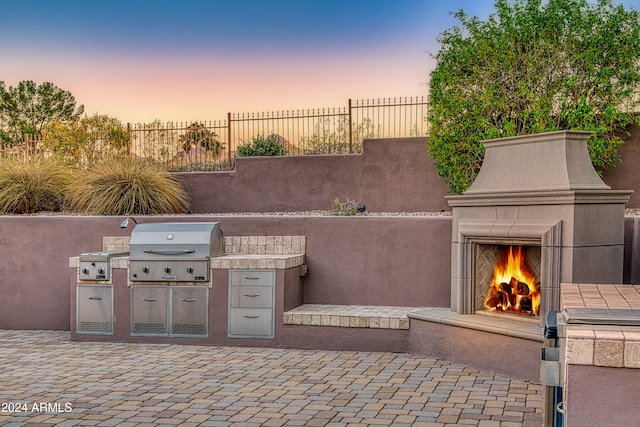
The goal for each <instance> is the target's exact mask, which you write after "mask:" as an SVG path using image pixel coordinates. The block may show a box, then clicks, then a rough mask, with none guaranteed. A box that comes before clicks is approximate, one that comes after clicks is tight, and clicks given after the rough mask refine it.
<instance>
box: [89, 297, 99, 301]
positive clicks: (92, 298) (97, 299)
mask: <svg viewBox="0 0 640 427" xmlns="http://www.w3.org/2000/svg"><path fill="white" fill-rule="evenodd" d="M89 299H90V300H93V301H102V297H89Z"/></svg>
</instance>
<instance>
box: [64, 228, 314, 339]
mask: <svg viewBox="0 0 640 427" xmlns="http://www.w3.org/2000/svg"><path fill="white" fill-rule="evenodd" d="M113 240H116V241H117V242H118V244H117V245H115V246H114V245H112V244H111V243H112V241H113ZM305 242H306V240H305V237H304V236H225V235H224V233H223V231H222V227H221V224H220V223H219V222H197V221H196V222H142V221H140V223H136V226H135V227H134V228H133V230H132V231H131V235H130V236H129V237H104V238H103V249H102V251H100V252H90V253H83V254H82V255H80V256H79V257H73V258H71V259H70V267H72V269H71V276H70V277H71V294H72V302H73V304H72V313H71V316H72V319H71V320H72V322H71V324H72V325H73V326H72V331H71V337H72V339H75V340H89V339H91V340H107V341H143V342H148V341H150V342H173V341H172V340H174V339H176V338H177V339H180V342H185V340H186V342H191V341H193V342H195V343H200V344H218V345H219V344H225V343H229V342H233V343H238V340H242V339H246V340H250V341H247V342H250V343H255V342H256V341H255V340H278V339H279V333H278V331H279V329H280V328H281V327H282V324H283V323H282V318H283V312H284V311H285V310H289V309H291V308H293V307H296V306H298V305H301V304H302V282H303V280H304V276H305V275H306V272H307V268H306V265H305V255H304V252H305Z"/></svg>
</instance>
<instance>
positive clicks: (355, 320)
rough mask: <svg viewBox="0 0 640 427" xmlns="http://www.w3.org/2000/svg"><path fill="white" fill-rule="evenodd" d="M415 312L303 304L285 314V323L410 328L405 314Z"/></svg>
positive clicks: (402, 308)
mask: <svg viewBox="0 0 640 427" xmlns="http://www.w3.org/2000/svg"><path fill="white" fill-rule="evenodd" d="M417 309H418V308H417V307H390V306H363V305H328V304H303V305H301V306H299V307H296V308H294V309H292V310H289V311H287V312H285V313H284V324H285V325H305V326H333V327H341V328H373V329H409V318H408V317H407V313H409V312H412V311H415V310H417Z"/></svg>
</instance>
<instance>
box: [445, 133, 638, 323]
mask: <svg viewBox="0 0 640 427" xmlns="http://www.w3.org/2000/svg"><path fill="white" fill-rule="evenodd" d="M589 136H590V133H589V132H581V131H558V132H548V133H542V134H536V135H527V136H517V137H512V138H503V139H496V140H490V141H485V142H484V145H485V149H486V151H485V158H484V162H483V164H482V167H481V169H480V172H479V173H478V176H477V178H476V179H475V181H474V182H473V184H472V185H471V187H470V188H469V189H468V190H467V191H466V192H465V193H464V194H462V195H451V196H447V201H448V203H449V205H450V206H451V208H452V214H453V228H452V240H451V245H452V246H451V254H452V255H451V256H452V259H451V309H452V310H453V311H455V312H457V313H461V314H473V313H476V311H478V310H482V309H485V307H484V306H483V304H482V303H481V302H480V301H481V300H482V299H483V298H486V290H485V289H484V287H485V286H487V285H486V284H484V282H486V279H482V278H481V277H482V275H483V274H484V273H482V270H483V268H484V267H483V266H482V264H483V262H484V261H486V259H487V258H489V259H491V257H492V256H493V257H495V258H498V257H499V255H491V254H490V252H489V254H488V255H486V254H485V252H487V251H488V250H489V251H490V249H488V248H492V247H493V248H495V247H498V248H502V247H504V246H506V247H512V246H517V247H524V248H525V249H526V251H527V252H531V253H533V254H534V255H533V258H538V259H537V260H534V262H533V263H534V264H536V265H535V266H534V267H533V269H534V270H535V271H534V274H535V275H536V276H537V277H536V280H537V282H538V286H539V294H540V295H539V298H540V306H539V311H538V312H537V313H533V314H535V315H538V316H539V317H540V323H541V325H542V324H543V319H544V318H545V316H546V313H547V312H548V311H549V310H557V309H558V308H559V301H560V283H562V282H568V283H622V279H623V278H622V274H623V249H624V213H625V204H626V203H627V201H628V200H629V197H630V195H631V193H632V191H627V190H612V189H611V188H610V187H609V186H608V185H606V184H605V183H604V182H603V181H602V179H600V177H599V176H598V174H597V172H596V170H595V169H594V167H593V165H592V163H591V160H590V159H589V154H588V149H587V140H588V138H589ZM491 250H494V251H500V250H502V249H491ZM496 253H499V252H496ZM528 256H529V255H528ZM530 264H531V262H530ZM514 280H516V281H518V280H517V279H514ZM507 281H508V280H507ZM522 283H524V281H522ZM515 285H516V287H517V286H520V288H521V289H524V286H523V285H518V283H516V284H515ZM518 292H524V290H522V291H518ZM499 298H504V297H499ZM514 301H515V299H514ZM526 304H529V302H528V301H525V308H528V307H527V306H526ZM525 311H528V310H525ZM527 314H531V313H527Z"/></svg>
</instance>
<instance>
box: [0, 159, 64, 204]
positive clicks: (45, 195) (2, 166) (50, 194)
mask: <svg viewBox="0 0 640 427" xmlns="http://www.w3.org/2000/svg"><path fill="white" fill-rule="evenodd" d="M69 179H70V173H69V169H67V168H66V167H64V166H63V165H61V164H59V163H56V162H52V161H48V162H24V161H22V160H8V159H6V160H2V161H0V213H3V214H30V213H34V212H40V211H59V210H61V209H62V208H63V207H64V195H65V189H66V187H67V185H68V183H69Z"/></svg>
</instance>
